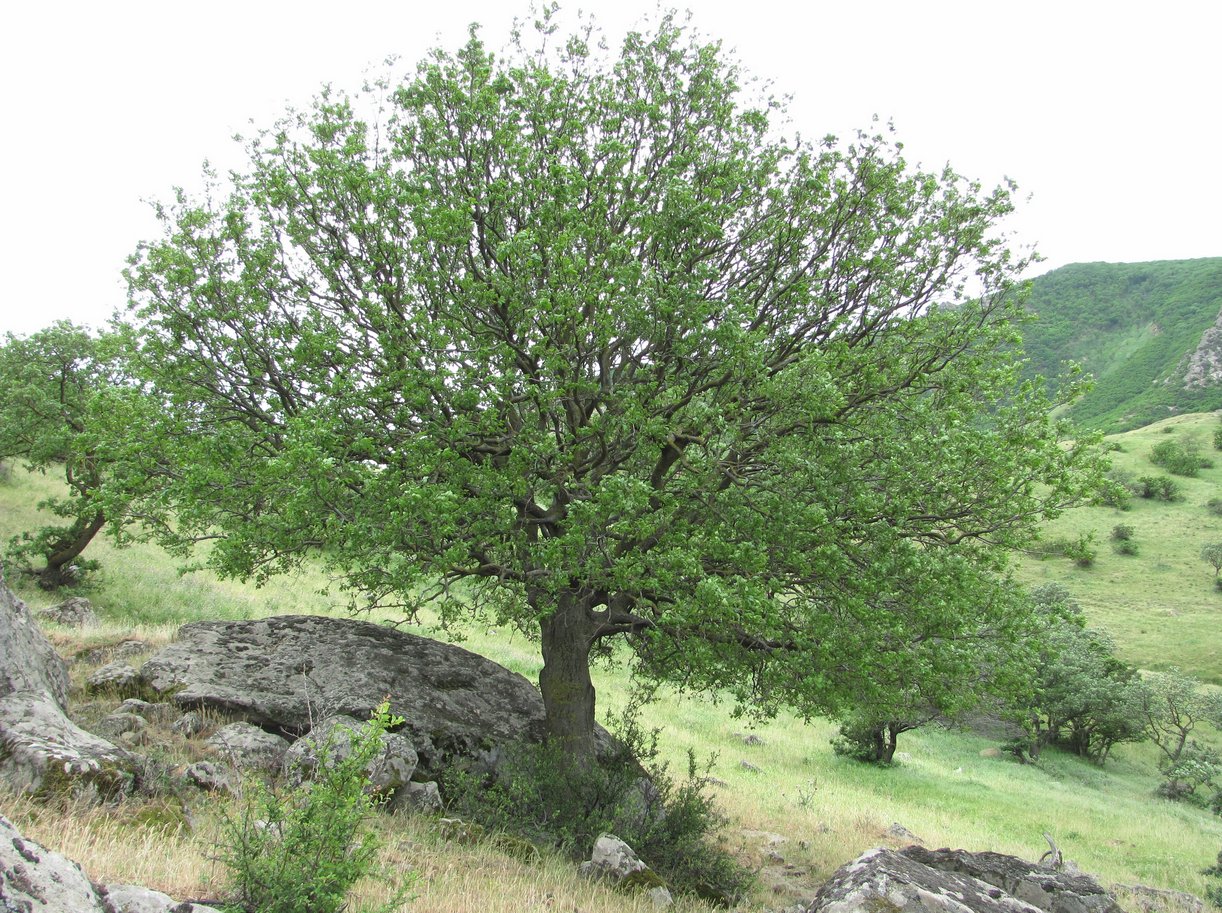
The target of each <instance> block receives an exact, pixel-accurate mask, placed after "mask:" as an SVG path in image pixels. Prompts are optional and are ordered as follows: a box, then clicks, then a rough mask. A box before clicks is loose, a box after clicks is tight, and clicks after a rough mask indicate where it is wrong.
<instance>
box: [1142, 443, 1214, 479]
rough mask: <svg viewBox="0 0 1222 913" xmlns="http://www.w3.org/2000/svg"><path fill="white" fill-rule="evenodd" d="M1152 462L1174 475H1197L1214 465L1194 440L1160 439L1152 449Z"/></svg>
mask: <svg viewBox="0 0 1222 913" xmlns="http://www.w3.org/2000/svg"><path fill="white" fill-rule="evenodd" d="M1150 462H1151V463H1153V464H1154V465H1155V466H1161V467H1162V468H1163V469H1165V470H1167V472H1169V473H1171V474H1172V475H1177V476H1188V477H1190V478H1192V477H1195V476H1197V475H1198V474H1199V473H1200V472H1201V470H1202V469H1207V468H1209V467H1210V466H1212V465H1213V463H1212V462H1210V461H1209V460H1208V459H1207V458H1205V457H1203V456H1201V454H1200V451H1199V450H1198V448H1197V447H1195V446H1194V445H1193V444H1192V442H1185V441H1159V443H1157V444H1156V445H1155V446H1154V449H1153V450H1151V451H1150Z"/></svg>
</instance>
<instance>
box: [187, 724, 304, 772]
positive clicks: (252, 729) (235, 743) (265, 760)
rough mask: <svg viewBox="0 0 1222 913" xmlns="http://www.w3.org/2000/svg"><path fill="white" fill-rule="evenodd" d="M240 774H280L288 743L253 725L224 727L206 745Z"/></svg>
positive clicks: (282, 738) (286, 740)
mask: <svg viewBox="0 0 1222 913" xmlns="http://www.w3.org/2000/svg"><path fill="white" fill-rule="evenodd" d="M205 744H207V745H208V746H210V747H211V748H213V749H215V750H216V751H217V752H219V753H220V754H221V756H222V757H224V758H225V760H226V761H229V762H231V763H232V764H233V766H235V767H237V768H238V769H239V770H262V771H265V772H267V773H279V772H280V766H281V764H283V763H284V753H285V752H286V751H288V748H289V742H288V739H286V738H284V737H282V736H278V735H276V734H275V733H273V732H265V731H264V730H262V729H260V728H259V727H258V726H256V725H254V724H253V723H246V722H238V723H230V724H229V725H228V726H222V727H221V728H220V729H218V730H217V731H216V732H214V733H213V734H212V736H211V737H210V738H209V739H208V741H207V742H206V743H205Z"/></svg>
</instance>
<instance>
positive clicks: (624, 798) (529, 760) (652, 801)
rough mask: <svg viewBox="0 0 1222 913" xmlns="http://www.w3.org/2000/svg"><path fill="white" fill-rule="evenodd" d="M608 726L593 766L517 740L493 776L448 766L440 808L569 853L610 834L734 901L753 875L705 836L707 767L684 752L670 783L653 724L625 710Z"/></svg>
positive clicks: (688, 883)
mask: <svg viewBox="0 0 1222 913" xmlns="http://www.w3.org/2000/svg"><path fill="white" fill-rule="evenodd" d="M615 729H616V749H615V751H614V752H613V753H612V754H611V755H609V756H605V757H602V758H600V759H599V763H598V764H597V765H594V766H592V767H591V766H589V765H580V766H578V765H574V764H573V763H572V760H571V757H570V756H569V755H568V753H567V752H565V751H564V749H563V748H562V747H561V746H558V745H554V744H547V745H533V744H526V743H520V744H518V745H517V746H515V747H514V748H513V749H511V750H510V751H509V752H508V754H507V756H506V758H505V759H504V761H503V762H502V765H501V767H500V768H499V769H498V771H497V773H496V775H495V776H492V777H489V776H487V775H482V774H478V773H475V772H472V771H469V770H467V771H464V770H461V769H459V768H450V769H449V770H447V771H446V772H445V774H443V780H442V787H443V790H444V792H445V795H446V807H447V810H448V812H449V814H451V815H457V816H460V817H462V818H463V819H465V820H467V821H472V822H475V823H477V824H479V825H481V826H482V827H484V828H486V829H487V830H489V831H494V832H500V833H508V834H513V835H516V836H519V837H523V838H525V839H527V840H530V841H531V842H532V843H536V844H540V845H543V846H550V847H553V848H556V849H559V850H560V851H562V852H565V853H567V854H568V855H570V856H571V857H572V858H574V859H580V858H582V857H585V856H587V855H588V854H589V852H590V848H591V847H592V846H593V844H594V841H595V840H596V839H597V838H598V836H599V835H600V834H603V833H612V834H615V835H616V836H617V837H619V838H620V839H622V840H623V841H625V842H626V843H627V844H628V845H629V846H631V847H632V848H633V849H634V850H636V852H637V854H638V855H639V856H640V857H641V859H642V860H644V861H645V863H646V864H648V865H649V866H650V868H652V869H653V870H654V872H656V873H657V874H658V875H659V876H661V877H662V878H663V879H664V880H665V881H666V884H667V886H668V887H669V888H670V889H671V890H673V891H677V892H679V893H686V894H694V895H696V896H698V897H702V898H704V899H705V900H710V901H713V902H716V903H719V904H724V905H727V906H728V905H731V904H733V903H734V902H735V901H736V900H737V899H738V898H739V897H740V896H742V895H743V894H744V893H745V892H746V890H747V888H748V887H749V885H750V883H751V879H752V876H751V873H750V871H749V870H747V869H745V868H743V867H742V866H741V865H739V864H738V863H737V862H736V861H735V860H734V858H733V857H732V856H730V854H729V853H727V852H726V851H725V850H723V849H721V848H720V847H719V846H718V845H716V843H714V842H713V841H712V839H711V838H712V837H713V836H714V835H715V834H716V833H717V832H718V831H719V830H720V829H721V828H722V827H723V826H724V824H725V819H724V818H723V816H722V815H721V813H720V812H719V811H718V810H717V808H716V805H715V804H714V800H713V799H712V797H711V796H709V795H707V794H706V787H707V785H708V780H707V776H706V774H707V770H708V768H707V766H706V767H704V768H703V769H702V768H700V767H699V766H698V765H697V763H696V761H695V758H694V756H692V755H690V754H689V756H688V770H687V776H686V777H685V778H684V779H683V780H682V781H676V779H675V778H674V777H673V776H671V774H670V772H669V770H668V769H667V767H666V765H664V764H659V763H658V761H657V756H658V748H657V733H656V732H654V733H650V734H649V735H646V734H645V733H644V732H643V731H642V730H641V729H640V728H639V727H638V725H637V724H636V721H635V719H634V717H633V716H632V715H631V713H627V714H625V716H624V717H623V718H622V719H621V720H620V721H619V722H618V724H617V725H616V727H615Z"/></svg>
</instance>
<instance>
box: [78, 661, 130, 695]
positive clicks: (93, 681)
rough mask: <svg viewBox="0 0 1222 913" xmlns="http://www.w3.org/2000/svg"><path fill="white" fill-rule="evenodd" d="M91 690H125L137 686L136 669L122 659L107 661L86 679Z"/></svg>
mask: <svg viewBox="0 0 1222 913" xmlns="http://www.w3.org/2000/svg"><path fill="white" fill-rule="evenodd" d="M85 683H86V685H87V686H88V688H89V690H90V691H91V692H98V691H108V692H120V693H122V692H125V691H130V690H132V689H134V688H136V687H137V685H136V670H135V669H133V668H132V667H131V666H129V665H128V664H127V663H125V662H122V661H115V662H113V663H107V664H106V665H105V666H103V667H102V668H101V669H98V670H97V671H96V672H94V673H93V674H92V675H90V676H89V678H87V679H86V680H85Z"/></svg>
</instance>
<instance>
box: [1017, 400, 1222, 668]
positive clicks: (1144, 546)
mask: <svg viewBox="0 0 1222 913" xmlns="http://www.w3.org/2000/svg"><path fill="white" fill-rule="evenodd" d="M1218 423H1219V418H1218V417H1217V416H1215V415H1212V414H1195V415H1183V416H1177V417H1175V418H1169V419H1165V420H1164V421H1161V422H1158V423H1156V424H1154V425H1150V426H1148V427H1146V428H1141V429H1138V430H1136V431H1129V432H1126V433H1124V434H1118V435H1114V436H1112V437H1111V438H1109V440H1111V441H1114V442H1116V443H1118V444H1119V445H1120V446H1121V447H1122V448H1123V450H1121V451H1118V452H1116V453H1113V454H1112V461H1113V465H1114V466H1115V467H1116V468H1117V469H1121V470H1125V471H1128V472H1130V473H1132V474H1133V475H1134V476H1137V477H1140V476H1146V475H1166V474H1167V473H1166V472H1165V471H1164V470H1162V469H1160V468H1159V467H1157V466H1155V465H1154V464H1152V463H1151V462H1150V460H1149V454H1150V451H1151V450H1152V449H1153V448H1154V446H1155V445H1156V444H1158V443H1159V442H1160V441H1165V440H1167V439H1168V437H1173V438H1178V439H1183V440H1195V441H1197V442H1198V444H1199V446H1200V448H1201V453H1202V454H1203V455H1205V456H1209V457H1212V458H1213V459H1214V460H1215V463H1216V465H1215V466H1214V467H1213V468H1212V469H1205V470H1202V471H1201V474H1200V475H1199V476H1198V477H1197V478H1183V477H1181V476H1173V478H1174V479H1175V480H1176V481H1177V482H1178V483H1179V485H1180V488H1181V491H1182V493H1183V495H1184V499H1183V500H1182V501H1178V502H1175V503H1167V502H1163V501H1152V500H1144V499H1140V498H1134V499H1133V506H1132V509H1131V510H1128V511H1120V510H1116V509H1114V508H1111V507H1104V506H1098V507H1083V508H1078V509H1077V510H1073V511H1069V512H1068V513H1066V514H1065V515H1063V516H1062V517H1060V518H1059V519H1057V520H1056V521H1054V522H1053V523H1052V524H1051V525H1050V526H1049V528H1048V530H1047V536H1048V537H1049V538H1058V537H1067V538H1077V537H1078V536H1080V535H1083V534H1089V533H1093V534H1094V536H1095V546H1096V548H1097V549H1098V557H1097V558H1096V561H1095V563H1094V565H1093V566H1091V567H1089V568H1079V567H1076V566H1075V565H1074V564H1073V563H1072V562H1070V561H1068V560H1066V559H1064V558H1048V559H1045V560H1043V561H1033V560H1028V561H1024V562H1023V563H1022V565H1021V566H1020V569H1019V578H1020V579H1021V580H1023V581H1024V582H1026V583H1029V584H1040V583H1048V582H1058V583H1062V584H1064V585H1065V586H1066V587H1068V588H1069V590H1070V592H1071V593H1072V594H1073V595H1074V597H1075V598H1076V599H1077V600H1078V601H1079V602H1080V603H1081V604H1082V606H1083V608H1084V609H1085V611H1086V614H1087V617H1088V618H1089V619H1090V622H1091V624H1092V625H1093V626H1095V627H1098V628H1101V629H1103V630H1105V631H1107V632H1108V633H1110V634H1111V635H1112V636H1113V637H1114V638H1115V640H1116V642H1117V645H1118V648H1119V652H1120V654H1121V656H1123V657H1124V658H1125V659H1127V660H1129V661H1130V662H1133V663H1135V664H1137V665H1138V666H1141V667H1143V668H1147V669H1165V668H1167V667H1169V666H1179V667H1180V668H1182V669H1183V670H1184V671H1186V672H1189V673H1191V674H1193V675H1195V676H1197V677H1198V678H1201V679H1203V680H1206V681H1211V682H1213V683H1215V684H1219V685H1222V591H1219V590H1217V589H1215V588H1214V581H1213V576H1214V572H1213V568H1212V567H1210V566H1209V565H1208V564H1206V563H1205V562H1204V561H1202V560H1201V559H1200V552H1201V546H1203V545H1205V544H1206V543H1209V542H1222V517H1219V516H1217V515H1215V514H1212V513H1210V512H1209V511H1208V510H1207V509H1206V508H1205V502H1206V501H1208V500H1210V499H1211V498H1217V497H1222V453H1220V452H1218V451H1215V450H1214V449H1213V447H1212V437H1213V432H1214V429H1215V428H1217V427H1218ZM1121 523H1123V524H1127V525H1129V526H1132V527H1133V529H1134V541H1136V543H1137V545H1138V549H1139V551H1138V554H1137V555H1134V556H1125V555H1117V554H1115V553H1114V552H1113V551H1112V548H1111V542H1110V539H1109V536H1110V534H1111V530H1112V528H1113V527H1114V526H1116V525H1117V524H1121Z"/></svg>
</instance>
